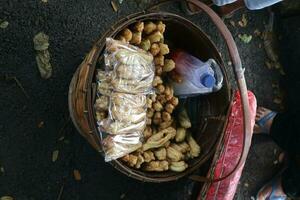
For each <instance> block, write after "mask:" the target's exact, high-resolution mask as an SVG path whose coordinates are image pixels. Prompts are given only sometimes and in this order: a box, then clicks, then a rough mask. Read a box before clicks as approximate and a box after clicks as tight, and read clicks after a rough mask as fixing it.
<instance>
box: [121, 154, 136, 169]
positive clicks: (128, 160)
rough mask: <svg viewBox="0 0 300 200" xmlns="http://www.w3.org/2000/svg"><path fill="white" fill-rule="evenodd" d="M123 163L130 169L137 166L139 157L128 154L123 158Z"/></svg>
mask: <svg viewBox="0 0 300 200" xmlns="http://www.w3.org/2000/svg"><path fill="white" fill-rule="evenodd" d="M121 160H122V161H123V162H126V163H127V164H128V165H129V166H130V167H134V166H135V165H136V164H137V161H138V157H137V156H135V155H132V154H127V155H125V156H123V157H122V158H121Z"/></svg>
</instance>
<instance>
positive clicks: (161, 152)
mask: <svg viewBox="0 0 300 200" xmlns="http://www.w3.org/2000/svg"><path fill="white" fill-rule="evenodd" d="M154 155H155V157H156V158H157V159H158V160H166V159H167V150H166V148H163V147H161V148H159V149H157V150H155V151H154Z"/></svg>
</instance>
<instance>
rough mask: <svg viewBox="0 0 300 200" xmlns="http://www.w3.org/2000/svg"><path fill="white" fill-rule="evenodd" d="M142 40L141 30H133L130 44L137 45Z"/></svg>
mask: <svg viewBox="0 0 300 200" xmlns="http://www.w3.org/2000/svg"><path fill="white" fill-rule="evenodd" d="M141 42H142V32H133V33H132V39H131V40H130V44H134V45H139V44H140V43H141Z"/></svg>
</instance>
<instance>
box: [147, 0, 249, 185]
mask: <svg viewBox="0 0 300 200" xmlns="http://www.w3.org/2000/svg"><path fill="white" fill-rule="evenodd" d="M170 1H172V2H174V0H162V1H160V2H159V3H158V4H156V5H153V6H152V7H150V8H149V9H147V10H148V11H151V10H153V9H155V8H157V7H159V6H160V5H162V4H164V3H168V2H170ZM175 1H178V2H179V1H180V0H175ZM185 1H186V2H187V3H191V4H193V5H194V6H196V7H197V8H199V9H200V10H202V11H203V12H204V13H205V14H206V15H208V17H209V18H210V20H211V21H212V22H213V23H214V24H215V26H216V28H217V29H218V31H219V32H220V34H221V35H222V37H223V39H224V40H225V42H226V46H227V50H228V52H229V55H230V59H231V61H232V67H233V71H234V74H235V79H236V81H237V84H238V88H239V91H240V95H241V101H242V111H243V117H244V127H243V128H244V132H243V135H244V137H243V149H242V153H241V156H240V158H239V160H238V162H237V164H236V166H235V167H234V168H233V169H232V171H231V172H230V173H228V174H227V175H225V176H223V177H220V178H217V179H211V178H207V177H203V176H198V175H192V176H190V178H191V179H192V180H195V181H200V182H218V181H222V180H224V179H226V178H228V177H229V176H231V175H232V174H233V173H234V172H235V171H236V170H237V169H239V168H240V167H241V166H242V165H243V164H244V162H245V161H246V158H247V155H248V152H249V149H250V145H251V131H252V128H251V121H250V119H251V118H250V110H249V101H248V93H247V86H246V81H245V76H244V68H243V67H242V62H241V58H240V56H239V52H238V49H237V46H236V44H235V42H234V39H233V37H232V35H231V33H230V31H229V30H228V28H227V26H226V25H225V24H224V22H223V21H222V20H221V19H220V17H219V16H218V15H217V14H216V13H215V12H214V11H213V10H212V9H211V8H210V7H208V6H207V5H206V4H204V3H202V2H200V1H199V0H185Z"/></svg>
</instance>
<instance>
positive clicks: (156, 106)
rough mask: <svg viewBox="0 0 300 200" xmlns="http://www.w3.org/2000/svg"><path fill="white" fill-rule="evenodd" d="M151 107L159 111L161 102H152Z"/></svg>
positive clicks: (161, 107)
mask: <svg viewBox="0 0 300 200" xmlns="http://www.w3.org/2000/svg"><path fill="white" fill-rule="evenodd" d="M153 108H154V110H156V111H157V112H160V111H162V110H163V106H162V105H161V103H160V102H158V101H157V102H155V103H154V104H153Z"/></svg>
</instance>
